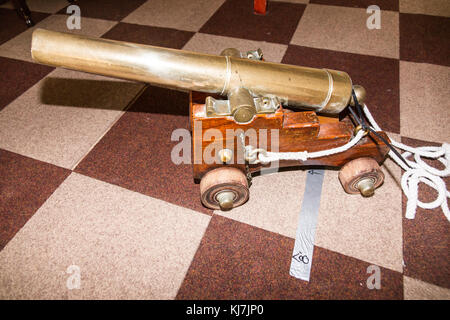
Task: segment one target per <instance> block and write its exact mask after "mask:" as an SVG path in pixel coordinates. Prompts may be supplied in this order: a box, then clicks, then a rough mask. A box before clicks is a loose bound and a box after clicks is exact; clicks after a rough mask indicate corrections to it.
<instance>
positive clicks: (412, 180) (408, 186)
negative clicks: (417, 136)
mask: <svg viewBox="0 0 450 320" xmlns="http://www.w3.org/2000/svg"><path fill="white" fill-rule="evenodd" d="M363 110H364V114H365V115H366V117H367V119H368V120H369V123H370V124H371V126H372V128H373V129H374V130H375V131H382V130H381V128H380V127H379V126H378V124H377V123H376V121H375V119H374V118H373V116H372V114H371V113H370V111H369V109H368V108H367V106H366V105H365V104H364V105H363ZM364 135H365V132H364V131H363V130H359V131H358V133H357V134H356V136H355V137H353V138H352V139H351V140H350V141H349V142H347V143H346V144H344V145H343V146H340V147H337V148H333V149H328V150H321V151H316V152H308V151H300V152H269V151H266V150H264V149H256V148H253V147H252V146H250V145H248V146H245V152H246V160H247V161H249V163H252V164H257V163H269V162H273V161H279V160H300V161H306V160H307V159H311V158H319V157H325V156H329V155H332V154H336V153H340V152H344V151H347V150H348V149H350V148H352V147H353V146H354V145H355V144H357V143H358V142H359V141H360V140H361V138H362V137H363V136H364ZM390 140H391V144H392V145H393V146H394V147H396V148H398V149H402V150H404V151H405V152H404V153H403V154H402V157H403V158H404V159H405V160H406V162H407V164H405V163H404V162H403V161H402V160H401V159H400V158H399V157H397V155H396V154H395V153H394V152H393V151H392V150H390V151H389V153H388V155H389V156H390V157H391V158H392V159H393V160H394V161H395V162H396V163H397V164H398V165H399V166H400V167H401V168H402V169H403V170H405V173H404V174H403V176H402V180H401V186H402V190H403V192H404V193H405V195H406V197H407V198H408V202H407V204H406V214H405V216H406V218H408V219H414V217H415V215H416V209H417V206H419V207H421V208H424V209H434V208H437V207H441V208H442V211H443V212H444V215H445V217H446V218H447V220H449V221H450V213H449V208H448V204H447V198H450V192H449V191H448V190H447V187H446V185H445V182H444V180H443V179H442V178H443V177H448V176H449V175H450V166H449V163H450V145H449V144H447V143H444V144H442V146H441V147H431V146H429V147H418V148H413V147H411V146H407V145H405V144H403V143H400V142H397V141H395V140H393V139H390ZM411 155H414V160H415V162H414V161H410V160H408V159H407V158H408V157H410V156H411ZM421 157H424V158H429V159H437V160H439V161H440V162H441V163H442V164H443V165H444V166H445V169H443V170H438V169H436V168H433V167H431V166H429V165H428V164H426V163H425V162H424V161H423V160H422V158H421ZM420 182H422V183H425V184H427V185H428V186H430V187H432V188H434V189H435V190H436V191H437V192H438V196H437V198H436V199H435V200H434V201H431V202H422V201H420V200H419V199H418V193H419V191H418V190H419V183H420Z"/></svg>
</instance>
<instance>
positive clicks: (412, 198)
mask: <svg viewBox="0 0 450 320" xmlns="http://www.w3.org/2000/svg"><path fill="white" fill-rule="evenodd" d="M363 110H364V114H365V115H366V117H367V119H368V120H369V123H370V124H371V125H372V127H373V128H374V129H375V130H376V131H381V129H380V127H379V126H378V124H377V123H376V121H375V120H374V118H373V117H372V114H371V113H370V111H369V108H367V106H366V105H365V104H364V105H363ZM390 140H391V144H392V145H393V146H394V147H396V148H398V149H402V150H405V152H404V153H403V154H402V157H403V158H404V159H405V160H406V162H407V163H408V165H406V164H405V163H404V162H403V161H402V160H401V159H400V158H399V157H397V155H396V154H395V153H394V152H393V151H392V150H391V151H389V153H388V155H389V156H390V157H391V158H392V159H393V160H394V161H395V162H396V163H397V164H398V165H399V166H400V167H402V168H403V170H405V173H404V174H403V176H402V180H401V186H402V190H403V192H404V193H405V195H406V197H407V198H408V201H407V203H406V213H405V217H406V218H408V219H414V217H415V216H416V209H417V206H419V207H421V208H424V209H435V208H438V207H441V208H442V212H444V215H445V217H446V218H447V220H448V221H450V213H449V208H448V204H447V198H450V192H449V191H448V190H447V187H446V185H445V182H444V179H443V177H448V176H449V175H450V166H449V163H450V145H449V144H447V143H443V144H442V146H440V147H431V146H428V147H418V148H413V147H411V146H407V145H405V144H403V143H400V142H397V141H395V140H393V139H390ZM411 155H414V160H415V161H410V160H408V158H409V157H410V156H411ZM422 157H424V158H429V159H436V160H439V161H440V162H441V163H442V164H443V165H444V166H445V168H444V169H443V170H438V169H436V168H433V167H431V166H429V165H428V164H426V163H425V162H424V161H423V160H422ZM420 182H422V183H425V184H427V185H428V186H430V187H431V188H433V189H435V190H436V191H437V192H438V196H437V198H436V199H435V200H434V201H431V202H422V201H420V200H419V183H420Z"/></svg>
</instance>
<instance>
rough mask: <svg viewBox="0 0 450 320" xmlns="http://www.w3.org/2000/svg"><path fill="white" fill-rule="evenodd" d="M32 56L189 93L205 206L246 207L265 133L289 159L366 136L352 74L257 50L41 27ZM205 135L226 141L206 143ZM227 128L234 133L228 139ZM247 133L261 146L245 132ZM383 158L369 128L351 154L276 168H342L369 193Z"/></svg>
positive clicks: (348, 185)
mask: <svg viewBox="0 0 450 320" xmlns="http://www.w3.org/2000/svg"><path fill="white" fill-rule="evenodd" d="M31 55H32V57H33V59H34V60H35V61H37V62H39V63H42V64H47V65H51V66H56V67H64V68H67V69H72V70H78V71H84V72H89V73H95V74H100V75H105V76H111V77H115V78H121V79H127V80H134V81H142V82H147V83H150V84H154V85H157V86H163V87H168V88H173V89H180V90H188V91H190V92H191V94H190V99H191V101H190V106H189V107H190V118H191V124H192V125H191V127H192V139H193V148H194V152H193V170H194V178H195V179H196V180H201V181H200V189H201V199H202V202H203V204H204V205H205V206H207V207H209V208H214V209H219V208H220V209H224V210H225V209H230V208H232V207H236V206H238V205H241V204H243V203H244V202H245V201H247V199H248V197H249V182H250V180H251V174H252V173H254V172H256V171H259V170H261V169H262V168H264V167H265V166H267V163H264V162H261V161H258V160H257V157H256V158H255V157H253V158H252V157H250V156H249V153H251V154H252V155H257V152H258V150H260V151H261V150H262V149H261V148H260V146H261V142H262V141H260V139H261V138H260V136H261V135H260V133H263V132H267V130H268V131H269V136H270V138H273V137H274V136H276V139H272V140H271V144H270V145H268V144H265V145H264V150H262V151H263V152H280V153H287V152H316V151H320V150H325V149H330V148H336V147H339V146H343V145H345V144H346V143H348V142H349V141H350V140H351V139H352V138H353V137H354V136H355V134H357V132H358V131H360V130H361V127H358V123H355V119H353V118H352V117H351V116H350V115H348V114H347V113H346V108H347V106H348V105H355V104H356V103H355V99H354V97H355V98H356V100H357V101H359V102H362V101H363V99H364V96H365V90H364V88H362V87H360V86H353V84H352V81H351V79H350V77H349V75H348V74H347V73H345V72H342V71H336V70H328V69H314V68H307V67H299V66H293V65H285V64H279V63H271V62H266V61H262V60H261V59H260V58H261V56H262V54H261V52H260V51H254V52H251V51H250V52H248V53H247V54H242V53H241V52H239V51H238V50H236V49H227V50H224V51H223V52H222V54H221V55H209V54H202V53H196V52H188V51H182V50H175V49H168V48H161V47H155V46H148V45H142V44H135V43H128V42H122V41H114V40H108V39H98V38H90V37H86V36H80V35H73V34H68V33H61V32H53V31H48V30H43V29H36V30H35V31H34V32H33V37H32V48H31ZM352 92H354V94H355V96H354V97H352ZM186 107H187V106H186ZM299 108H300V109H303V111H297V110H295V109H299ZM197 123H201V125H200V126H199V125H196V124H197ZM209 129H216V130H219V131H220V132H221V133H223V135H222V136H221V137H217V135H216V136H215V137H214V139H213V137H209V138H206V139H205V135H204V133H205V132H206V131H207V130H209ZM230 129H233V130H234V132H235V133H236V132H237V133H236V134H234V135H232V136H231V137H230V136H228V135H227V134H226V132H227V130H230ZM250 129H251V130H254V132H255V133H256V141H250V140H251V139H250V138H249V137H248V136H246V135H245V132H247V131H248V130H250ZM239 130H241V131H239ZM264 130H265V131H264ZM273 130H275V131H276V134H275V131H273ZM242 132H244V134H243V135H242ZM379 134H380V135H382V136H383V137H384V138H385V139H386V141H388V138H387V136H386V135H385V134H384V132H380V133H379ZM212 142H214V143H216V146H218V147H217V148H214V149H213V151H212V153H211V156H212V158H213V159H215V160H216V161H212V162H211V161H207V160H206V159H204V158H203V155H204V152H205V151H206V150H207V149H208V146H210V144H211V143H212ZM197 151H198V152H197ZM387 152H388V147H387V146H386V144H385V143H384V142H383V141H382V140H380V139H379V137H377V136H375V135H373V134H371V133H370V132H365V135H364V137H362V138H361V140H360V141H358V143H357V144H356V145H355V146H353V147H352V148H350V149H349V150H346V151H343V152H339V153H335V154H332V155H329V156H323V157H316V158H311V159H306V158H305V159H303V160H292V159H286V160H283V159H281V160H279V163H278V165H279V166H281V167H283V166H299V165H326V166H334V167H342V169H341V172H340V180H341V183H342V185H343V187H344V189H345V190H346V191H347V192H349V193H359V192H361V193H362V194H363V195H365V196H368V195H371V194H372V193H373V191H374V189H375V188H376V187H378V186H379V185H380V184H381V183H382V181H383V179H384V176H383V174H382V172H381V170H380V168H379V166H378V163H381V162H383V161H384V158H385V156H386V154H387ZM255 160H256V161H255Z"/></svg>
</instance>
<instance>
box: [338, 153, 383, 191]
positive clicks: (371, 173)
mask: <svg viewBox="0 0 450 320" xmlns="http://www.w3.org/2000/svg"><path fill="white" fill-rule="evenodd" d="M339 181H341V184H342V187H343V188H344V190H345V192H347V193H350V194H354V193H361V194H362V195H363V196H364V197H370V196H372V195H373V194H374V191H375V189H376V188H378V187H379V186H380V185H381V184H382V183H383V181H384V174H383V172H382V171H381V168H380V166H379V165H378V163H377V162H376V161H375V160H374V159H372V158H359V159H355V160H352V161H350V162H348V163H346V164H345V165H344V166H343V167H342V168H341V171H339Z"/></svg>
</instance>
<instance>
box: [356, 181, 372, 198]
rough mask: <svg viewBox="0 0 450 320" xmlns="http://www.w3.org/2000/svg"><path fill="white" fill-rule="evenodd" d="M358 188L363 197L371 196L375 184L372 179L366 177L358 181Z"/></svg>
mask: <svg viewBox="0 0 450 320" xmlns="http://www.w3.org/2000/svg"><path fill="white" fill-rule="evenodd" d="M358 189H359V191H360V192H361V194H362V195H363V196H364V197H371V196H373V194H374V193H375V185H374V182H373V180H372V179H369V178H366V179H363V180H361V181H360V182H358Z"/></svg>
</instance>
